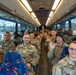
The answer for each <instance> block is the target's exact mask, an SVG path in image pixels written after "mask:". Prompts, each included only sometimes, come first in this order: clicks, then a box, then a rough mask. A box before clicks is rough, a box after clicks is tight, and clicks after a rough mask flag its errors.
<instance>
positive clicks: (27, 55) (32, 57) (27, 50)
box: [16, 43, 39, 64]
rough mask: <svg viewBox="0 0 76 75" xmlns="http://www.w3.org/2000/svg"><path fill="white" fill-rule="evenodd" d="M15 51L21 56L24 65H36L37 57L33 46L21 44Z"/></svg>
mask: <svg viewBox="0 0 76 75" xmlns="http://www.w3.org/2000/svg"><path fill="white" fill-rule="evenodd" d="M16 51H18V52H19V53H20V54H21V55H22V57H23V59H24V61H25V62H26V63H31V64H37V62H38V60H39V55H38V53H37V49H36V48H35V46H33V45H31V44H29V45H24V44H23V43H22V44H20V45H18V46H17V47H16Z"/></svg>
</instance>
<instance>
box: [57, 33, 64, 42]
mask: <svg viewBox="0 0 76 75" xmlns="http://www.w3.org/2000/svg"><path fill="white" fill-rule="evenodd" d="M57 36H60V37H61V38H62V40H63V41H64V42H65V39H64V37H63V35H62V34H61V33H60V32H58V33H56V37H57Z"/></svg>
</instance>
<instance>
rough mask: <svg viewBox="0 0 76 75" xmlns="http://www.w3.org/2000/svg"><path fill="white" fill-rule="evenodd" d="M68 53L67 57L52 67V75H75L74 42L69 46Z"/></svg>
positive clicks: (75, 57) (75, 50)
mask: <svg viewBox="0 0 76 75" xmlns="http://www.w3.org/2000/svg"><path fill="white" fill-rule="evenodd" d="M68 52H69V55H68V56H66V57H65V58H63V59H61V60H60V61H59V62H58V63H57V64H56V65H55V66H54V67H53V71H52V75H76V41H72V42H71V43H70V44H69V48H68Z"/></svg>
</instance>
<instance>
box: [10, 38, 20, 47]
mask: <svg viewBox="0 0 76 75" xmlns="http://www.w3.org/2000/svg"><path fill="white" fill-rule="evenodd" d="M11 41H12V42H14V43H15V45H16V46H17V45H19V44H20V42H21V38H20V37H17V38H12V39H11Z"/></svg>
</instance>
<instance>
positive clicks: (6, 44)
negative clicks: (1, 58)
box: [0, 31, 15, 55]
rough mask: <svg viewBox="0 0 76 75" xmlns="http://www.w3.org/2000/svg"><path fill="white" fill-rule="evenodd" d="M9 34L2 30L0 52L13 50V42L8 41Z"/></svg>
mask: <svg viewBox="0 0 76 75" xmlns="http://www.w3.org/2000/svg"><path fill="white" fill-rule="evenodd" d="M10 38H11V34H10V33H9V32H7V31H6V32H4V34H3V40H2V41H0V54H2V55H4V54H5V53H6V52H8V51H15V44H14V43H13V42H11V41H10Z"/></svg>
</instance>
